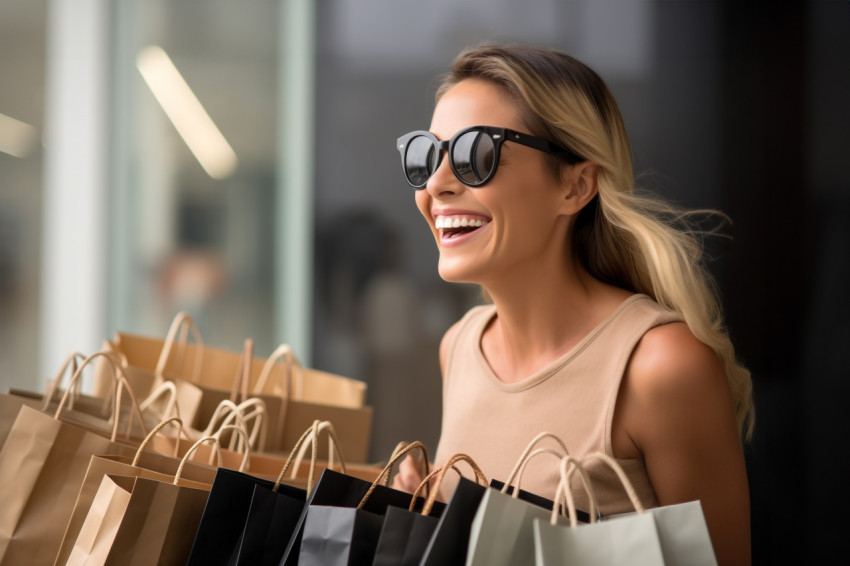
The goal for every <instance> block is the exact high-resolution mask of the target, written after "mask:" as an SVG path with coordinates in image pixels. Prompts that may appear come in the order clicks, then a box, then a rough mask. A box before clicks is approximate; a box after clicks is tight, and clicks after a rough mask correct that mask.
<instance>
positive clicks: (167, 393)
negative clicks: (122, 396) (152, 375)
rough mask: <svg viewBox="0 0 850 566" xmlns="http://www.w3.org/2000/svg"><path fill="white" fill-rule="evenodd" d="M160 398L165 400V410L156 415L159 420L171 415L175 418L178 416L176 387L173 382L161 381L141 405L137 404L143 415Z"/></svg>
mask: <svg viewBox="0 0 850 566" xmlns="http://www.w3.org/2000/svg"><path fill="white" fill-rule="evenodd" d="M161 398H165V399H166V401H165V408H164V409H163V410H162V413H161V414H159V415H157V416H158V417H159V418H160V419H165V418H168V417H169V416H171V415H172V413H173V414H174V415H176V416H178V417H179V416H180V409H179V408H178V407H177V386H176V385H175V384H174V382H173V381H163V382H162V383H160V384H159V385H157V386H156V387H154V389H153V391H151V393H150V395H148V396H147V397H146V398H145V399H144V400H143V401H142V402H141V403H139V409H141V410H142V412H143V413H144V412H145V411H146V410H148V407H150V406H151V405H153V404H154V403H155V402H156V401H158V400H159V399H161Z"/></svg>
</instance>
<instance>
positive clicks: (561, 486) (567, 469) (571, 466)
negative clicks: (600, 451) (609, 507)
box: [549, 456, 599, 527]
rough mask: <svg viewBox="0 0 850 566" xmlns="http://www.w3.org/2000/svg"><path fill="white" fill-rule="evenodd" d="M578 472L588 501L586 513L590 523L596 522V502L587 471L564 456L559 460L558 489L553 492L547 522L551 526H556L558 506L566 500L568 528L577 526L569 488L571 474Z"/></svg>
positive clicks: (573, 501) (580, 464)
mask: <svg viewBox="0 0 850 566" xmlns="http://www.w3.org/2000/svg"><path fill="white" fill-rule="evenodd" d="M575 471H578V472H579V475H580V476H581V483H582V486H583V487H584V490H585V492H587V496H588V499H589V501H590V509H588V513H589V515H590V522H591V523H595V522H596V515H597V509H598V508H599V507H598V504H597V500H596V491H595V490H594V489H593V484H592V482H591V481H590V476H589V475H588V473H587V470H586V469H585V468H584V465H582V463H581V461H579V460H577V459H575V458H573V457H572V456H564V457H563V458H562V459H561V463H560V472H561V479H560V481H559V482H558V488H557V489H556V490H555V501H554V503H553V505H552V514H551V516H550V518H549V522H550V524H552V525H555V524H557V518H558V506H559V505H560V504H561V502H562V501H564V500H566V506H565V507H566V510H567V516H568V517H569V519H570V526H571V527H575V526H577V525H578V519H577V518H576V504H575V499H574V498H573V492H572V489H571V488H570V477H571V476H572V474H573V472H575Z"/></svg>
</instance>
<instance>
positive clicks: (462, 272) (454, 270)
mask: <svg viewBox="0 0 850 566" xmlns="http://www.w3.org/2000/svg"><path fill="white" fill-rule="evenodd" d="M437 272H438V273H439V274H440V278H442V279H443V281H448V282H449V283H477V282H478V281H477V278H476V277H475V270H474V269H471V266H470V265H468V264H466V265H463V264H462V262H460V261H447V260H445V259H443V258H440V262H439V264H438V266H437Z"/></svg>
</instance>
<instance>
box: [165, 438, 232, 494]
mask: <svg viewBox="0 0 850 566" xmlns="http://www.w3.org/2000/svg"><path fill="white" fill-rule="evenodd" d="M205 442H212V443H213V448H214V449H215V451H216V454H218V467H219V468H220V467H221V446H219V444H218V438H216V437H215V436H204V437H203V438H201V439H199V440H198V441H197V442H195V443H194V444H193V445H192V446H190V447H189V449H188V450H187V451H186V454H184V455H183V458H182V459H181V460H180V466H178V467H177V473H176V474H174V482H173V483H174V485H177V481H178V480H179V479H180V476H181V475H182V474H183V467H184V466H185V465H186V462H188V461H189V460H190V459H191V457H192V454H194V453H195V450H197V449H198V447H199V446H200V445H201V444H204V443H205Z"/></svg>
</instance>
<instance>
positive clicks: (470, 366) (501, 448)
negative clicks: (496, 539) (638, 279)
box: [435, 295, 681, 515]
mask: <svg viewBox="0 0 850 566" xmlns="http://www.w3.org/2000/svg"><path fill="white" fill-rule="evenodd" d="M495 315H496V309H495V306H494V305H484V306H479V307H475V308H473V309H471V310H470V311H469V312H468V313H467V314H466V315H465V316H464V317H463V319H461V322H460V324H459V327H458V329H457V333H456V335H455V340H454V342H453V343H452V344H450V346H449V351H448V357H447V360H446V373H445V376H444V378H443V421H442V434H441V437H440V443H439V446H438V448H437V454H436V457H435V462H436V464H438V465H439V464H441V463H442V462H444V461H446V460H447V459H448V458H449V457H450V456H451V455H452V454H456V453H459V452H462V453H465V454H468V455H469V456H471V457H472V458H473V460H475V461H476V463H478V465H479V466H480V467H481V469H482V471H483V472H484V474H485V475H486V476H487V477H488V478H489V479H498V480H501V481H505V480H506V479H507V476H508V475H509V473H510V471H511V469H512V468H513V466H514V464H515V463H516V460H517V458H519V456H520V455H521V454H522V452H523V450H524V449H525V447H526V445H527V444H528V443H529V441H531V439H532V438H534V437H535V436H536V435H537V434H538V433H540V432H551V433H553V434H555V435H557V436H558V437H560V438H561V439H562V440H563V441H564V443H565V444H566V446H567V449H568V450H569V451H570V454H572V455H573V456H577V457H581V456H584V455H586V454H589V453H592V452H597V451H602V452H605V453H606V454H608V455H609V456H613V453H612V449H611V423H612V420H613V417H614V406H615V403H616V401H617V393H618V391H619V387H620V381H621V380H622V377H623V373H624V371H625V369H626V364H627V362H628V360H629V357H630V356H631V353H632V351H633V350H634V348H635V346H636V345H637V343H638V341H639V340H640V339H641V337H642V336H643V335H644V333H646V331H647V330H649V329H651V328H653V327H655V326H658V325H661V324H665V323H668V322H673V321H679V320H681V317H680V316H679V315H677V314H676V313H673V312H670V311H668V310H665V309H664V308H662V307H661V306H659V305H658V304H657V303H656V302H655V301H653V300H652V299H651V298H650V297H647V296H646V295H632V296H631V297H629V298H628V299H626V300H625V301H624V302H623V303H622V304H621V305H620V306H619V307H617V309H616V310H615V311H614V312H612V313H611V314H610V315H609V316H608V317H607V318H606V319H605V320H604V321H602V322H601V323H600V324H599V325H598V326H597V327H596V328H595V329H593V331H591V332H590V333H589V334H588V335H587V336H585V337H584V339H583V340H582V341H581V342H579V343H578V344H577V345H576V346H575V347H574V348H572V349H571V350H570V351H569V352H567V353H566V354H565V355H563V356H562V357H560V358H559V359H558V360H556V361H554V362H552V363H551V364H550V365H549V366H548V367H546V368H544V369H542V370H540V371H539V372H537V373H536V374H534V375H531V376H529V377H528V378H526V379H524V380H522V381H519V382H517V383H503V382H502V381H500V380H499V378H498V377H497V376H496V375H495V374H494V373H493V371H492V370H491V368H490V366H489V365H488V363H487V360H486V359H485V357H484V353H483V352H482V350H481V337H482V335H483V333H484V329H485V328H486V327H487V325H488V324H489V323H490V321H491V320H492V319H493V318H494V317H495ZM544 445H545V446H555V445H554V443H552V442H551V441H548V442H547V443H546V444H541V446H544ZM618 462H619V463H620V465H621V466H622V467H623V469H624V470H625V472H626V474H627V475H628V477H629V479H630V480H631V482H632V484H633V486H634V488H635V490H636V492H637V494H638V496H639V497H640V500H641V503H642V504H643V505H644V506H645V507H654V506H657V505H658V501H657V499H656V496H655V492H654V491H653V489H652V485H651V484H650V482H649V477H648V476H647V473H646V467H645V465H644V462H643V460H642V459H631V460H618ZM588 472H589V474H590V477H591V479H592V481H593V485H594V487H595V489H596V494H597V498H598V499H599V507H600V510H601V512H602V513H603V514H606V515H610V514H615V513H621V512H626V511H631V510H633V507H632V505H631V503H630V502H629V500H628V497H627V496H626V492H625V490H623V489H622V487H621V485H620V482H619V480H618V479H617V477H616V475H615V474H614V473H613V472H611V471H610V470H609V469H608V468H607V467H605V466H604V465H603V464H600V463H594V464H592V465H590V466H589V468H588ZM576 476H577V475H576ZM558 478H559V472H558V463H557V461H556V459H555V458H554V457H552V456H548V455H539V456H538V457H537V458H536V459H535V460H532V461H531V462H530V463H529V465H528V467H527V468H526V471H525V473H524V474H523V477H522V483H521V485H520V487H521V488H522V489H524V490H527V491H530V492H532V493H536V494H538V495H541V496H543V497H546V498H548V499H554V497H555V490H556V488H557V485H558ZM572 479H573V489H572V491H573V494H574V495H575V497H576V504H577V505H578V506H579V507H580V508H582V509H587V508H588V506H587V498H586V495H585V493H584V492H583V490H582V489H580V488H579V485H580V484H579V483H578V481H577V479H578V478H577V477H573V478H572ZM456 482H457V480H456V476H455V475H454V474H447V475H446V478H445V480H444V483H443V486H442V489H441V492H442V495H443V496H444V497H449V496H451V493H452V491H453V490H454V486H455V484H456Z"/></svg>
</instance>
